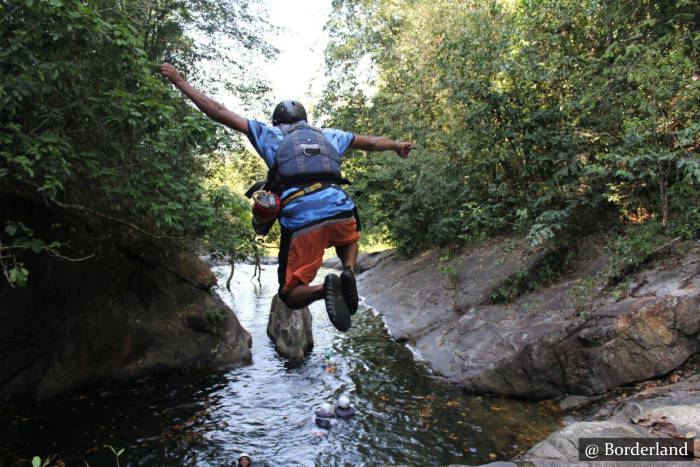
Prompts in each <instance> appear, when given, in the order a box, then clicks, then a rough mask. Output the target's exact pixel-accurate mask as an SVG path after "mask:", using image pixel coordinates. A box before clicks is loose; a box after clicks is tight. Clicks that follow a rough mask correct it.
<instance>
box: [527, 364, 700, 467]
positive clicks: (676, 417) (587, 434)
mask: <svg viewBox="0 0 700 467" xmlns="http://www.w3.org/2000/svg"><path fill="white" fill-rule="evenodd" d="M699 389H700V375H698V374H695V375H693V376H691V377H690V378H688V379H687V380H685V381H682V382H680V383H677V384H670V385H667V386H661V387H654V388H651V389H647V390H643V391H640V392H636V393H634V394H632V395H631V396H629V397H624V398H623V399H622V400H621V401H617V402H616V403H615V404H614V406H613V408H612V410H606V411H602V410H601V411H599V412H598V414H596V416H595V417H596V418H598V417H599V416H600V414H601V413H608V412H612V413H614V415H612V416H609V415H608V417H609V419H608V420H603V421H581V422H577V423H573V424H571V425H569V426H567V427H566V428H564V429H562V430H560V431H557V432H556V433H553V434H552V435H550V436H549V437H548V438H547V439H545V440H544V441H542V442H540V443H538V444H536V445H535V446H534V447H533V448H532V449H530V450H529V451H528V452H527V453H526V454H525V455H524V456H523V457H522V458H521V459H518V460H522V461H526V462H532V463H534V464H535V465H537V466H546V465H563V464H572V463H576V464H578V440H579V439H580V438H625V437H629V438H654V437H659V438H664V437H669V436H672V435H671V432H673V433H674V434H677V435H684V434H686V433H688V432H692V431H695V432H700V392H698V390H699ZM654 420H662V421H663V426H662V427H661V428H662V429H657V426H656V425H652V424H651V423H650V421H654ZM605 464H606V465H611V466H614V465H619V466H626V465H630V462H606V463H605ZM657 464H658V463H654V462H649V463H647V464H646V465H650V466H651V465H657ZM591 465H598V464H591ZM634 465H642V464H640V463H638V462H635V463H634ZM665 465H686V464H683V463H681V462H676V463H673V464H671V463H669V464H665Z"/></svg>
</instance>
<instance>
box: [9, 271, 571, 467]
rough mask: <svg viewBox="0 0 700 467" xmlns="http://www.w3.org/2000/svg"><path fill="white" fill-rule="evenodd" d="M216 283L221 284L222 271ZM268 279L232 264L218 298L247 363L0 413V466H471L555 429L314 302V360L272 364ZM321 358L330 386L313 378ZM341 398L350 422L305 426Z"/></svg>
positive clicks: (381, 332)
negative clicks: (245, 340) (331, 360)
mask: <svg viewBox="0 0 700 467" xmlns="http://www.w3.org/2000/svg"><path fill="white" fill-rule="evenodd" d="M327 272H328V271H326V270H322V271H321V272H320V273H319V278H318V279H317V281H321V279H322V278H323V277H324V276H325V274H326V273H327ZM217 273H218V274H219V275H220V276H221V277H220V279H219V283H220V284H223V283H225V277H226V276H227V274H228V271H227V270H226V269H225V268H219V269H218V270H217ZM276 279H277V277H276V266H275V265H271V266H263V271H262V277H261V282H260V283H258V281H257V280H256V279H253V267H252V266H248V265H238V266H237V267H236V272H235V275H234V280H233V283H232V290H233V291H234V292H233V293H232V294H231V293H228V292H227V291H226V290H225V289H221V290H219V294H220V295H221V297H222V298H223V300H224V301H225V302H226V303H227V304H228V305H229V306H231V308H232V309H233V310H234V311H235V313H236V315H237V316H238V319H239V320H240V322H241V324H242V325H243V326H244V327H245V328H246V329H247V330H248V331H249V332H250V334H251V335H252V337H253V347H252V354H253V363H252V364H251V365H249V366H246V367H243V368H233V369H232V368H229V369H223V370H221V371H218V372H214V373H206V374H201V373H196V372H176V373H170V374H162V375H158V376H157V377H147V378H142V379H140V380H137V381H131V382H127V383H103V384H101V385H98V386H94V387H90V388H86V389H83V390H81V391H79V392H75V393H73V394H69V395H66V396H63V397H58V398H54V399H51V400H48V401H45V402H42V403H39V404H17V403H13V404H11V405H10V404H8V405H6V406H5V407H2V409H1V410H0V453H1V454H2V456H0V467H4V466H10V465H30V464H31V458H32V457H33V456H36V455H39V456H42V459H46V458H48V457H51V456H54V457H53V461H52V464H51V465H60V462H65V463H66V465H69V466H70V465H81V466H84V465H86V464H89V465H91V466H93V467H94V466H103V465H105V466H115V465H120V466H142V465H146V466H150V465H152V466H164V465H167V466H180V465H182V466H224V465H235V461H236V459H237V458H238V456H239V455H240V453H241V452H246V453H248V454H250V456H251V457H252V459H253V465H284V466H290V465H319V466H326V465H382V464H408V465H441V464H442V465H444V464H472V465H474V464H482V463H487V462H492V461H495V460H509V459H511V458H512V457H514V456H515V455H517V454H518V453H519V452H522V451H525V450H527V449H529V448H530V447H532V445H534V444H535V443H536V442H537V441H539V440H541V439H543V438H545V437H546V436H547V435H548V434H549V433H551V432H552V431H554V430H556V429H558V428H559V427H560V426H561V417H560V415H559V414H558V413H557V412H556V411H555V410H554V409H553V408H552V407H551V406H550V405H548V404H546V403H537V402H524V401H515V400H507V399H498V398H487V397H477V396H473V395H469V394H464V393H463V392H462V391H461V390H460V389H459V388H457V387H455V386H454V385H451V384H448V383H446V382H445V381H443V380H442V379H440V378H438V377H435V376H433V375H431V373H430V371H429V370H428V369H427V368H426V367H425V366H424V365H423V364H422V363H420V362H417V361H415V360H414V357H413V354H412V352H411V351H410V350H409V349H408V348H407V347H406V346H404V345H401V344H397V343H396V342H394V341H392V340H391V339H390V337H389V336H388V334H387V332H386V330H385V327H384V324H383V322H382V320H381V318H380V317H379V316H377V315H376V314H375V313H374V312H373V310H371V309H369V308H367V307H361V309H360V310H359V311H358V313H357V315H355V317H354V319H353V326H352V328H351V330H350V331H349V332H348V333H345V334H343V333H340V332H338V331H336V330H335V328H333V326H332V325H331V324H330V322H329V321H328V318H327V316H326V313H325V309H324V306H323V303H322V302H317V303H315V304H313V305H312V306H311V307H310V309H311V314H312V316H313V335H314V343H315V347H314V350H313V351H312V353H311V354H310V355H309V356H308V357H307V358H306V359H305V361H303V362H300V363H296V364H292V363H289V362H287V361H285V360H284V359H282V358H280V357H279V356H278V355H277V353H276V352H275V350H274V345H273V344H272V342H271V341H270V340H269V338H268V337H267V334H266V326H267V319H268V311H269V306H270V300H271V298H272V296H273V295H274V293H275V292H276V287H277V281H276ZM360 292H361V291H360ZM328 349H330V350H332V351H333V352H334V354H335V356H336V358H337V359H338V371H337V372H336V373H335V374H330V373H327V372H325V371H324V367H323V362H324V358H325V352H326V350H328ZM341 394H348V395H349V396H350V399H351V403H352V405H353V406H354V407H355V409H356V410H357V415H356V416H355V417H354V418H352V419H349V420H339V421H338V423H337V424H336V425H334V426H333V427H332V428H331V429H330V430H329V431H326V430H322V429H319V428H317V427H316V425H315V424H314V422H313V420H312V415H313V412H314V410H316V409H317V408H318V407H319V406H320V404H321V403H322V402H330V403H334V402H336V401H337V399H338V397H339V396H340V395H341ZM112 449H114V452H113V451H112ZM121 449H124V451H123V453H122V454H121V455H120V456H119V457H118V458H117V456H116V455H115V454H116V453H118V452H119V451H120V450H121Z"/></svg>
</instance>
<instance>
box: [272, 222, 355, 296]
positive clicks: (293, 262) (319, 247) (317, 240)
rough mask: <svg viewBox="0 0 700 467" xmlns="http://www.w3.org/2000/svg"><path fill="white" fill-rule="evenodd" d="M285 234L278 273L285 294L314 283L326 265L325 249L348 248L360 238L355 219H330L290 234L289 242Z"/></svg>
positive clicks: (281, 288)
mask: <svg viewBox="0 0 700 467" xmlns="http://www.w3.org/2000/svg"><path fill="white" fill-rule="evenodd" d="M284 235H285V234H284V233H283V234H282V236H283V239H282V245H281V247H280V263H279V268H280V269H279V271H278V274H279V281H280V286H281V287H280V290H281V292H282V293H284V292H289V291H290V290H291V289H293V288H294V287H295V286H296V285H297V284H300V283H301V284H304V285H309V284H310V283H311V281H313V280H314V278H315V277H316V273H317V272H318V270H319V269H320V268H321V264H322V263H323V252H324V251H325V249H326V248H330V247H332V246H344V245H349V244H351V243H354V242H356V241H358V240H359V239H360V237H361V235H360V232H359V231H358V229H357V220H356V219H355V218H354V217H352V218H349V219H348V218H344V219H331V220H328V221H324V222H321V223H319V224H316V225H313V226H310V227H308V228H303V229H300V230H297V231H296V232H293V233H291V238H289V239H287V241H285V239H284ZM285 247H286V248H285ZM285 250H286V251H285ZM285 258H286V261H285Z"/></svg>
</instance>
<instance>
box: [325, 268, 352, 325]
mask: <svg viewBox="0 0 700 467" xmlns="http://www.w3.org/2000/svg"><path fill="white" fill-rule="evenodd" d="M323 293H324V294H325V296H324V299H325V301H326V312H327V313H328V318H330V320H331V323H333V326H335V328H336V329H337V330H338V331H342V332H345V331H347V330H348V329H350V324H351V323H350V311H348V306H347V305H346V304H345V300H343V294H342V293H341V291H340V278H339V277H338V276H336V275H335V274H328V275H327V276H326V279H325V280H324V281H323Z"/></svg>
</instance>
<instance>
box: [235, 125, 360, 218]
mask: <svg viewBox="0 0 700 467" xmlns="http://www.w3.org/2000/svg"><path fill="white" fill-rule="evenodd" d="M248 128H249V129H250V136H249V139H250V142H251V143H252V144H253V147H254V148H255V150H256V151H257V152H258V154H260V157H262V158H263V159H264V160H265V163H266V164H267V167H268V169H269V168H272V166H273V165H274V162H275V154H276V153H277V148H278V147H279V145H280V143H281V142H282V139H283V138H284V137H283V135H282V130H280V128H279V127H276V126H268V125H265V124H264V123H261V122H258V121H255V120H248ZM321 131H322V132H323V135H324V136H325V137H326V139H327V140H328V142H330V143H331V144H332V145H333V146H334V147H335V149H336V151H338V154H339V155H341V156H342V155H343V154H345V152H346V151H347V150H348V149H349V148H350V145H351V144H352V142H353V140H354V139H355V135H354V134H352V133H348V132H347V131H341V130H335V129H331V128H322V129H321ZM297 190H298V188H290V189H288V190H285V191H284V192H283V193H282V197H285V196H288V195H289V194H290V193H294V192H295V191H297ZM354 208H355V203H353V202H352V200H351V199H350V197H349V196H348V195H347V194H346V193H345V191H343V190H342V189H340V188H337V187H329V188H326V189H324V190H319V191H314V192H312V193H309V194H308V195H304V196H300V197H298V198H296V199H293V200H292V201H290V202H289V203H288V204H287V205H286V206H285V207H284V208H282V210H281V211H280V213H279V221H280V224H282V227H284V228H286V229H292V230H297V229H300V228H302V227H304V226H306V225H309V224H311V223H313V222H316V221H319V220H321V219H326V218H328V217H333V216H335V215H338V214H340V213H342V212H347V211H352V210H353V209H354Z"/></svg>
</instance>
